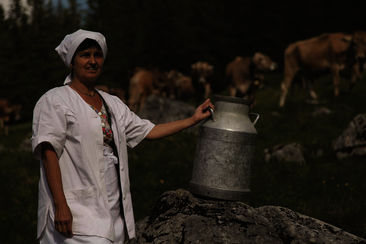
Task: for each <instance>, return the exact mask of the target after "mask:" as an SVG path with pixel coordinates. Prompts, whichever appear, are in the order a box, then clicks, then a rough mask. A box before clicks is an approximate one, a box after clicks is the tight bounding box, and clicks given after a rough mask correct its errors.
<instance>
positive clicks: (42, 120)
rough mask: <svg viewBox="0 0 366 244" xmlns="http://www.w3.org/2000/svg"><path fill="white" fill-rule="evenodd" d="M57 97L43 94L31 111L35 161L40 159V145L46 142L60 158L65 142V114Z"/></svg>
mask: <svg viewBox="0 0 366 244" xmlns="http://www.w3.org/2000/svg"><path fill="white" fill-rule="evenodd" d="M57 100H58V99H57V95H54V94H53V95H52V94H47V93H46V94H45V95H43V96H42V97H41V98H40V99H39V101H38V102H37V104H36V106H35V108H34V111H33V125H32V150H33V153H34V155H35V157H36V158H37V159H40V158H41V150H40V144H41V143H42V142H48V143H50V144H51V145H52V147H53V148H54V150H55V152H56V154H57V157H58V158H60V156H61V154H62V151H63V148H64V145H65V141H66V128H67V121H66V113H65V109H64V108H63V107H62V105H61V103H60V102H59V101H57Z"/></svg>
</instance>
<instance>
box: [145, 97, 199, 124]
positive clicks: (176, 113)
mask: <svg viewBox="0 0 366 244" xmlns="http://www.w3.org/2000/svg"><path fill="white" fill-rule="evenodd" d="M194 111H195V107H193V106H192V105H190V104H187V103H184V102H182V101H178V100H174V99H168V98H165V97H159V96H156V95H151V96H149V97H148V98H147V99H146V103H145V106H144V107H143V109H142V110H141V111H140V112H139V116H140V117H141V118H144V119H148V120H150V121H152V122H154V123H166V122H170V121H175V120H179V119H185V118H187V117H189V116H192V115H193V113H194Z"/></svg>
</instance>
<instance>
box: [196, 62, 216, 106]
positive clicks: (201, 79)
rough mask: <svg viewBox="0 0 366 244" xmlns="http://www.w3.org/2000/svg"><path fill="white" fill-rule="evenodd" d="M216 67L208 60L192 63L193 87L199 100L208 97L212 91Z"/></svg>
mask: <svg viewBox="0 0 366 244" xmlns="http://www.w3.org/2000/svg"><path fill="white" fill-rule="evenodd" d="M213 69H214V67H213V66H212V65H210V64H209V63H207V62H202V61H198V62H196V63H194V64H192V65H191V70H192V77H193V87H194V89H195V91H196V94H197V99H198V100H199V101H198V102H201V100H203V98H204V99H206V98H208V96H209V95H210V93H211V81H210V79H211V78H212V75H213Z"/></svg>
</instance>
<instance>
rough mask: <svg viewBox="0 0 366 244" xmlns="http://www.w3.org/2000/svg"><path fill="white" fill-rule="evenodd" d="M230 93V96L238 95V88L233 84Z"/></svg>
mask: <svg viewBox="0 0 366 244" xmlns="http://www.w3.org/2000/svg"><path fill="white" fill-rule="evenodd" d="M229 93H230V96H232V97H235V96H236V88H235V87H234V86H233V85H230V87H229Z"/></svg>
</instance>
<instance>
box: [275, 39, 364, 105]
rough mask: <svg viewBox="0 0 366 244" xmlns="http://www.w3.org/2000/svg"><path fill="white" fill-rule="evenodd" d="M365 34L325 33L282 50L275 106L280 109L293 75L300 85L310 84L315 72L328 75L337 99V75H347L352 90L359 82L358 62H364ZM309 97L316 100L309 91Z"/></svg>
mask: <svg viewBox="0 0 366 244" xmlns="http://www.w3.org/2000/svg"><path fill="white" fill-rule="evenodd" d="M365 53H366V32H355V33H354V34H353V35H348V34H345V33H329V34H323V35H320V36H317V37H313V38H310V39H307V40H303V41H298V42H295V43H292V44H290V45H289V46H288V47H287V48H286V50H285V57H284V60H285V64H284V66H285V70H284V80H283V82H282V84H281V97H280V101H279V106H280V107H283V106H284V104H285V101H286V96H287V93H288V90H289V88H290V86H291V83H292V82H293V80H294V78H295V77H296V76H297V75H300V76H301V78H302V79H303V82H304V83H307V84H310V85H311V83H312V78H313V77H314V76H316V75H319V72H324V71H328V72H329V71H330V72H331V74H332V77H333V84H334V95H335V96H338V95H339V82H340V71H342V70H344V69H348V70H349V71H350V72H351V85H350V87H352V86H353V85H354V84H355V82H356V80H357V79H359V78H360V76H361V72H360V65H361V64H360V59H363V58H365ZM309 92H310V96H311V97H312V98H313V99H316V98H317V94H316V93H315V91H314V90H313V89H312V88H311V86H310V89H309Z"/></svg>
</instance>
